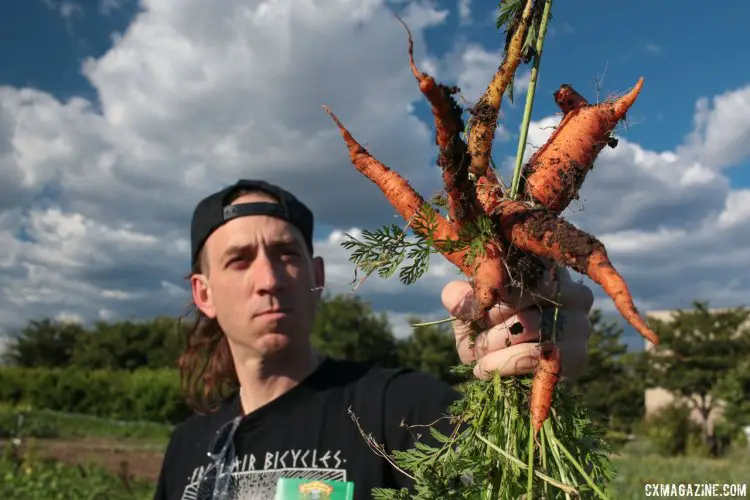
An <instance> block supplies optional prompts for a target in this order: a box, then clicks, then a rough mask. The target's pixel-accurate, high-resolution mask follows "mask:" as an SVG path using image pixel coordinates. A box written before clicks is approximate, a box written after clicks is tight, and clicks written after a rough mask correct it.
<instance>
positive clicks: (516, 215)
mask: <svg viewBox="0 0 750 500" xmlns="http://www.w3.org/2000/svg"><path fill="white" fill-rule="evenodd" d="M477 192H478V193H486V192H485V191H481V190H478V191H477ZM480 202H481V203H482V205H483V206H484V207H485V210H488V214H492V216H493V218H494V220H496V221H497V226H498V227H499V228H501V229H502V231H503V233H504V234H503V236H504V237H505V238H506V240H507V242H508V243H509V245H512V246H515V247H517V248H518V249H520V250H522V251H524V252H528V253H531V254H533V255H536V256H538V257H546V258H548V259H551V260H554V261H556V262H558V263H559V264H562V265H567V266H570V267H571V268H572V269H574V270H575V271H577V272H579V273H581V274H585V275H586V276H588V277H589V278H591V279H592V281H594V282H595V283H596V284H598V285H599V286H601V287H602V289H603V290H604V292H605V293H606V294H607V295H609V297H610V298H611V299H612V301H613V302H614V303H615V306H616V307H617V310H618V311H619V312H620V314H622V316H623V317H624V318H625V319H626V320H627V321H628V322H629V323H630V324H631V325H632V326H633V328H635V329H636V330H637V331H638V333H640V334H641V335H642V336H643V337H645V338H646V339H648V340H649V341H650V342H651V343H653V344H654V345H656V344H658V343H659V337H657V335H656V334H655V333H654V332H653V330H651V328H649V327H648V325H647V324H646V322H645V320H644V319H643V318H642V317H641V316H640V314H639V313H638V310H637V309H636V307H635V304H634V303H633V297H632V295H631V294H630V290H629V289H628V285H627V283H625V280H624V279H623V278H622V276H620V273H618V272H617V270H616V269H615V267H614V265H613V264H612V262H611V261H610V260H609V257H608V256H607V250H606V248H605V247H604V244H603V243H602V242H601V241H599V240H598V239H596V238H595V237H593V236H591V235H590V234H588V233H586V232H584V231H582V230H580V229H578V228H577V227H575V226H574V225H573V224H571V223H569V222H567V221H566V220H564V219H561V218H560V217H558V216H557V215H555V214H553V213H551V212H549V211H547V210H545V209H541V210H539V209H532V208H530V207H529V206H528V205H526V204H525V203H523V202H521V201H515V200H510V199H507V198H504V199H499V198H494V199H490V197H489V196H483V197H482V198H480Z"/></svg>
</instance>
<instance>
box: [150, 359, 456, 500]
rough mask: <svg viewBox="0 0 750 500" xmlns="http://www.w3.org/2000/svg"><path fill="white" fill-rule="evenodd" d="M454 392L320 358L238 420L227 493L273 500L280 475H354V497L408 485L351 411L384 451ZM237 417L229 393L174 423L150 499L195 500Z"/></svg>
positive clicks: (417, 376) (408, 440) (435, 413)
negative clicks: (207, 409)
mask: <svg viewBox="0 0 750 500" xmlns="http://www.w3.org/2000/svg"><path fill="white" fill-rule="evenodd" d="M457 397H458V393H457V392H456V391H455V390H454V389H453V388H452V387H451V386H450V385H448V384H446V383H444V382H442V381H440V380H439V379H437V378H436V377H433V376H431V375H428V374H425V373H422V372H415V371H409V370H390V369H384V368H381V367H378V366H373V365H368V364H363V363H355V362H348V361H339V360H334V359H330V358H327V359H326V360H325V361H324V362H323V363H322V364H321V366H320V367H319V368H318V369H317V370H316V371H315V372H314V373H313V374H311V375H310V376H309V377H308V378H307V379H305V380H304V381H303V382H302V383H301V384H299V385H298V386H296V387H294V388H293V389H291V390H290V391H288V392H287V393H285V394H283V395H282V396H280V397H278V398H276V399H275V400H273V401H271V402H269V403H268V404H266V405H265V406H263V407H261V408H259V409H258V410H256V411H254V412H253V413H251V414H249V415H247V416H245V417H244V418H243V419H242V422H241V423H240V425H239V427H238V428H237V432H236V434H235V439H234V446H235V453H236V462H235V467H234V469H233V474H232V484H233V492H234V493H233V495H234V496H230V498H231V499H232V500H255V499H258V500H261V499H262V500H273V498H274V495H275V489H276V482H277V481H278V479H279V477H298V478H305V479H311V480H339V481H351V482H353V483H354V497H355V499H356V500H361V499H369V498H372V496H371V489H372V488H375V487H381V488H396V489H398V488H402V487H407V488H409V487H410V486H411V482H410V480H409V478H408V477H406V476H405V475H404V474H402V473H401V472H400V471H398V470H397V469H395V468H394V467H393V466H392V465H390V464H389V463H388V462H387V461H386V460H385V459H384V458H382V457H380V456H378V455H377V454H376V453H375V452H374V451H373V450H372V449H371V448H370V447H369V446H368V444H367V442H366V440H365V437H364V436H363V435H362V433H361V431H360V429H358V427H357V424H356V423H355V422H354V421H353V420H352V415H351V413H353V414H354V416H356V418H357V419H358V421H359V425H360V426H361V428H362V432H364V434H365V435H367V436H371V438H372V439H373V440H374V441H375V442H376V443H378V444H380V445H383V446H384V447H385V449H386V451H389V452H390V451H392V450H394V449H398V450H403V449H407V448H410V447H412V446H413V443H414V441H413V433H415V430H409V429H407V428H404V427H402V426H401V423H402V422H403V423H406V424H407V425H414V424H418V425H429V424H432V423H434V422H435V421H436V420H438V419H440V418H441V417H443V416H444V415H445V413H446V410H447V408H448V406H449V405H450V404H451V403H452V402H453V401H454V400H455V399H456V398H457ZM350 412H351V413H350ZM240 414H241V406H240V401H239V397H238V396H237V395H235V396H234V397H232V398H230V399H229V400H228V401H227V402H226V403H225V404H224V405H223V406H222V407H221V408H220V409H219V410H217V411H216V412H214V413H211V414H208V415H194V416H192V417H190V418H189V419H188V420H186V421H185V422H183V423H181V424H180V425H178V426H177V427H176V429H175V430H174V432H173V434H172V437H171V439H170V442H169V445H168V446H167V450H166V453H165V456H164V463H163V466H162V470H161V474H160V477H159V483H158V486H157V489H156V494H155V496H154V499H155V500H202V499H201V498H200V497H199V496H198V494H197V487H198V485H197V483H198V479H199V476H200V473H201V471H202V469H203V468H204V467H206V466H207V465H209V463H211V460H210V459H209V457H208V455H207V452H208V449H209V447H210V445H211V441H212V439H213V438H214V436H215V435H216V433H217V432H218V430H219V429H220V428H221V427H222V425H224V424H225V423H227V422H229V421H231V420H232V419H233V418H235V417H236V416H238V415H240ZM440 422H442V424H438V425H437V427H438V428H439V429H440V430H441V431H443V432H444V433H449V432H450V423H449V422H448V419H442V420H441V421H440ZM420 433H421V436H420V437H419V439H420V440H422V441H430V436H429V432H427V430H426V429H425V430H424V431H422V432H420ZM431 442H433V441H431Z"/></svg>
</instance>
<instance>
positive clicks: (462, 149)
mask: <svg viewBox="0 0 750 500" xmlns="http://www.w3.org/2000/svg"><path fill="white" fill-rule="evenodd" d="M394 16H395V17H396V19H398V20H399V22H400V23H401V24H402V25H403V26H404V28H405V29H406V33H407V35H408V42H409V46H408V53H409V67H410V68H411V71H412V73H413V74H414V78H416V80H417V82H418V83H419V90H420V91H421V92H422V94H424V96H425V98H427V101H428V102H429V103H430V106H431V107H432V115H433V117H434V119H435V144H437V146H438V158H437V164H438V165H439V166H440V168H441V170H442V171H443V183H444V185H445V191H446V194H447V195H448V216H449V219H450V220H451V221H454V222H455V223H456V224H455V225H456V227H461V226H463V224H464V222H465V221H468V220H473V219H475V218H476V215H477V213H478V207H477V206H476V199H475V198H474V197H473V196H471V191H472V190H471V184H470V181H469V176H468V168H469V155H468V154H467V148H466V143H465V142H464V141H463V139H462V138H461V135H460V134H461V132H462V131H463V129H464V121H463V118H462V117H461V115H462V110H461V107H460V106H459V105H458V103H456V100H455V99H454V98H453V95H454V94H456V93H458V92H459V89H458V87H448V86H446V85H442V84H439V83H437V82H436V81H435V78H434V77H432V76H430V75H428V74H427V73H423V72H421V71H419V69H418V68H417V65H416V63H415V62H414V41H413V39H412V36H411V30H409V26H407V24H406V23H405V22H404V21H403V20H402V19H401V18H400V17H399V16H398V15H397V14H394Z"/></svg>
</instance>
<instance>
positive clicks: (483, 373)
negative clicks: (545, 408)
mask: <svg viewBox="0 0 750 500" xmlns="http://www.w3.org/2000/svg"><path fill="white" fill-rule="evenodd" d="M538 364H539V347H538V346H537V345H536V344H529V343H526V344H517V345H513V346H510V347H508V348H507V349H501V350H499V351H492V352H491V353H489V354H487V355H486V356H484V357H482V358H479V361H477V364H476V365H475V366H474V376H475V377H477V378H479V379H482V380H487V379H489V378H491V377H492V374H491V373H487V372H495V371H498V372H500V376H501V377H509V376H513V375H524V374H526V373H530V372H532V371H533V370H534V368H536V366H537V365H538Z"/></svg>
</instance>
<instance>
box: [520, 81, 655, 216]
mask: <svg viewBox="0 0 750 500" xmlns="http://www.w3.org/2000/svg"><path fill="white" fill-rule="evenodd" d="M642 87H643V78H641V79H639V80H638V83H637V84H636V85H635V87H634V88H633V89H632V90H631V91H630V92H628V93H627V94H625V95H624V96H622V97H621V98H619V99H617V100H616V101H614V102H609V103H602V104H597V105H593V106H579V107H575V108H574V109H571V110H570V111H568V112H567V113H566V115H565V117H564V118H563V119H562V121H561V122H560V124H559V125H558V126H557V128H556V129H555V132H554V133H553V134H552V136H550V138H549V139H548V140H547V142H546V143H545V144H544V145H543V146H542V147H541V148H540V149H539V150H538V151H537V152H536V153H534V155H533V156H532V157H531V158H530V159H529V161H528V163H527V164H526V165H525V166H524V168H523V171H522V174H521V178H522V181H521V184H522V189H523V190H524V191H525V192H526V193H527V194H529V195H530V197H531V198H532V199H533V200H535V201H536V202H537V203H539V204H541V205H542V206H544V207H547V208H548V209H549V210H551V211H553V212H555V213H560V212H562V211H563V210H565V209H566V208H567V207H568V205H569V204H570V202H571V201H572V200H574V199H577V198H578V190H579V189H580V188H581V185H582V184H583V181H584V179H585V177H586V174H587V173H588V172H589V170H590V169H591V168H592V167H593V164H594V161H595V159H596V157H597V156H598V154H599V153H600V152H601V150H602V149H603V148H604V146H606V145H607V144H608V143H609V141H610V134H611V132H612V131H613V130H614V128H615V126H616V125H617V123H618V122H619V121H620V120H621V119H622V118H623V117H624V116H625V113H626V112H627V111H628V109H629V108H630V107H631V106H632V105H633V103H635V100H636V99H637V98H638V94H639V93H640V91H641V88H642Z"/></svg>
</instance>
